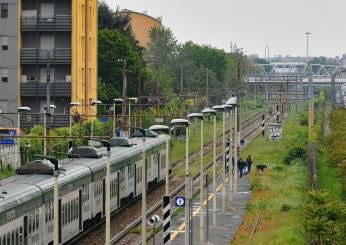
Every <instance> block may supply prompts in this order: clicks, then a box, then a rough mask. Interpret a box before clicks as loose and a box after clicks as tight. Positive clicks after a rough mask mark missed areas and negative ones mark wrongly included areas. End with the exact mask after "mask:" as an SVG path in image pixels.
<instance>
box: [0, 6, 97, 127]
mask: <svg viewBox="0 0 346 245" xmlns="http://www.w3.org/2000/svg"><path fill="white" fill-rule="evenodd" d="M0 8H1V11H0V42H1V47H0V108H1V110H2V112H3V113H8V112H17V108H18V107H19V106H28V107H30V108H31V109H32V112H33V113H37V114H36V115H32V116H30V117H29V116H28V117H25V118H22V126H23V127H30V126H32V125H34V124H38V123H42V115H39V113H42V112H43V108H44V105H45V104H46V89H47V78H50V83H51V104H54V105H55V106H56V107H57V108H56V110H55V113H59V114H61V115H62V116H61V117H60V118H57V117H56V118H55V119H54V120H56V119H57V120H56V121H54V122H53V123H54V126H64V125H68V119H69V116H68V114H69V108H70V107H69V104H70V102H73V101H78V102H80V103H81V104H82V105H83V106H81V107H79V108H78V112H79V113H80V114H81V115H91V114H95V113H96V108H95V107H90V106H88V105H89V104H90V101H91V100H95V99H97V98H96V97H97V40H98V39H97V0H59V1H54V0H36V1H32V0H0ZM48 63H49V65H50V69H49V71H50V75H49V77H48V73H47V65H48ZM63 114H65V115H63ZM11 119H12V122H10V121H9V120H5V119H1V118H0V123H1V124H0V127H13V125H16V123H17V117H16V116H11ZM58 119H59V120H58ZM11 125H12V126H11Z"/></svg>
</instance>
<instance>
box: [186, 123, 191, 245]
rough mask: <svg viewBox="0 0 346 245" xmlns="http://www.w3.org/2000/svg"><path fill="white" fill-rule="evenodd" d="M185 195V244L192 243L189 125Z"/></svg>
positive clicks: (187, 129) (187, 130)
mask: <svg viewBox="0 0 346 245" xmlns="http://www.w3.org/2000/svg"><path fill="white" fill-rule="evenodd" d="M185 139H186V141H185V196H186V197H187V198H186V207H185V223H186V226H185V245H189V244H190V198H189V196H188V195H189V175H190V172H189V171H190V169H189V140H190V137H189V127H188V126H187V127H186V136H185Z"/></svg>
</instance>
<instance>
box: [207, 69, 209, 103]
mask: <svg viewBox="0 0 346 245" xmlns="http://www.w3.org/2000/svg"><path fill="white" fill-rule="evenodd" d="M207 106H209V69H208V68H207Z"/></svg>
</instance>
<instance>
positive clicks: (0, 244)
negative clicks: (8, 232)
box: [0, 234, 5, 245]
mask: <svg viewBox="0 0 346 245" xmlns="http://www.w3.org/2000/svg"><path fill="white" fill-rule="evenodd" d="M0 245H2V235H1V234H0ZM4 245H5V243H4Z"/></svg>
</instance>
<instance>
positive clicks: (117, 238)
mask: <svg viewBox="0 0 346 245" xmlns="http://www.w3.org/2000/svg"><path fill="white" fill-rule="evenodd" d="M262 114H263V113H257V114H256V115H254V116H253V117H251V118H249V120H248V121H249V122H251V123H248V124H247V127H248V126H250V125H252V124H253V123H254V122H256V121H257V120H258V116H259V115H262ZM253 118H256V120H254V121H252V120H253ZM260 119H261V121H262V118H260ZM258 129H259V127H254V129H250V130H248V132H247V133H245V135H244V139H247V138H248V137H250V136H252V134H254V133H255V132H256V131H257V130H258ZM227 132H228V133H229V130H228V131H227ZM221 144H222V143H221ZM221 144H219V145H221ZM209 153H210V152H209ZM207 154H208V153H207ZM207 154H205V155H207ZM222 157H223V154H222V153H221V154H219V155H218V156H217V157H216V161H217V162H220V161H221V160H222ZM212 166H213V162H209V163H208V165H207V166H205V168H204V172H206V171H207V170H209V169H210V168H211V167H212ZM199 176H200V173H196V174H195V175H193V176H192V178H193V181H194V190H193V192H194V194H196V193H197V192H199V184H198V182H197V183H196V181H198V178H199ZM184 190H185V183H184V182H183V183H182V184H181V185H180V186H179V187H178V188H176V189H175V190H174V191H173V192H171V193H170V196H171V198H172V199H173V198H174V197H175V196H177V195H178V194H179V193H181V192H182V191H184ZM173 208H174V207H173ZM161 209H162V201H158V202H157V203H156V204H155V205H154V206H152V207H151V208H150V209H149V210H148V211H147V217H146V218H148V217H151V216H152V215H154V214H158V215H159V216H161ZM177 209H178V208H174V209H173V210H172V213H171V215H173V214H174V213H175V212H176V211H177ZM141 222H142V217H139V218H137V219H136V220H135V221H133V222H132V223H131V224H129V225H128V226H127V227H126V229H125V230H123V231H122V232H120V233H118V234H117V235H116V236H114V237H113V238H112V240H111V243H112V244H128V241H124V242H122V239H123V238H124V237H125V236H126V235H128V234H129V233H130V232H131V231H132V230H133V229H134V228H135V227H137V226H138V225H140V224H141ZM158 227H159V226H158ZM153 235H154V232H153V231H150V232H149V233H148V234H147V240H149V239H150V238H151V237H152V236H153Z"/></svg>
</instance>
